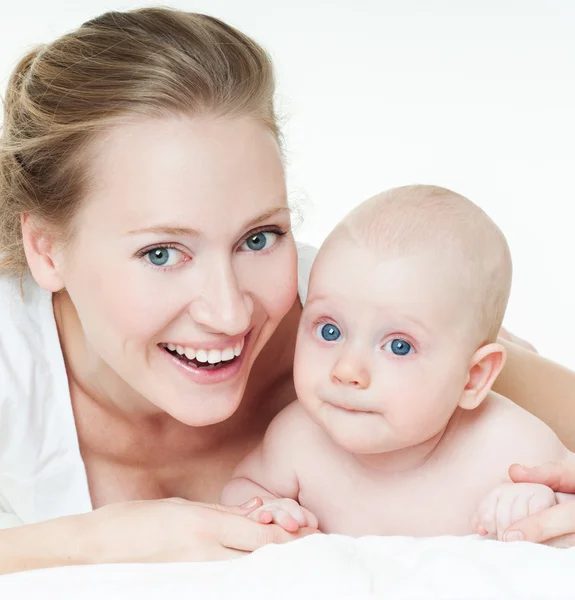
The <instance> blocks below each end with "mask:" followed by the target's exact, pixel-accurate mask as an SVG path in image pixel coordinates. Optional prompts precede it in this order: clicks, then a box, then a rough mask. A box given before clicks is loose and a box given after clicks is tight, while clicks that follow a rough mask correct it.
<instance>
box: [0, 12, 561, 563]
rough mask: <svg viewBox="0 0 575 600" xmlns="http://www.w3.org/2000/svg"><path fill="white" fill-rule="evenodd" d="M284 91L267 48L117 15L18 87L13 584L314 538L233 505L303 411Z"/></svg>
mask: <svg viewBox="0 0 575 600" xmlns="http://www.w3.org/2000/svg"><path fill="white" fill-rule="evenodd" d="M273 92H274V81H273V75H272V68H271V64H270V62H269V59H268V57H267V55H266V54H265V52H264V51H263V50H262V49H261V48H260V47H259V46H258V45H256V44H255V43H254V42H253V41H252V40H250V39H249V38H248V37H246V36H245V35H243V34H242V33H240V32H238V31H236V30H234V29H233V28H231V27H229V26H227V25H225V24H224V23H222V22H220V21H218V20H216V19H213V18H210V17H206V16H202V15H198V14H191V13H184V12H179V11H170V10H165V9H151V8H148V9H143V10H138V11H132V12H127V13H108V14H105V15H103V16H101V17H100V18H97V19H95V20H93V21H90V22H88V23H86V24H84V25H83V26H82V27H80V28H79V29H77V30H76V31H74V32H72V33H70V34H68V35H65V36H63V37H62V38H60V39H58V40H56V41H55V42H54V43H52V44H50V45H48V46H46V47H44V48H40V49H39V50H37V51H34V52H32V53H30V54H29V55H27V56H26V57H25V58H24V59H23V60H22V61H21V62H20V64H19V65H18V66H17V68H16V71H15V72H14V74H13V76H12V78H11V80H10V83H9V87H8V92H7V98H6V104H5V117H4V131H3V137H2V141H1V154H0V186H1V187H0V240H1V242H0V243H1V246H0V252H1V254H2V273H3V274H2V276H1V277H0V305H1V306H2V311H1V312H0V315H1V316H0V331H1V335H0V510H1V511H2V512H1V513H0V526H2V527H4V528H5V529H3V530H0V569H1V571H2V572H13V571H18V570H24V569H31V568H40V567H47V566H54V565H66V564H82V563H84V564H85V563H104V562H124V561H129V562H146V561H183V560H214V559H224V558H230V557H234V556H239V555H241V554H242V553H245V552H249V551H252V550H254V549H256V548H258V547H260V546H261V545H263V544H265V543H269V542H283V541H287V540H290V539H293V536H291V535H289V534H286V533H285V532H283V531H282V530H280V529H278V528H277V527H275V526H270V525H260V524H256V523H254V522H252V521H251V520H249V519H247V518H246V517H245V516H244V515H245V514H247V512H249V511H250V510H252V509H253V507H254V506H255V505H257V503H258V502H260V501H259V500H258V499H254V501H253V503H252V504H251V505H250V506H247V507H237V508H234V507H223V506H218V505H216V504H214V502H215V501H216V500H217V498H218V497H219V494H220V491H221V489H222V487H223V485H224V483H225V482H226V481H227V479H228V478H229V477H230V475H231V472H232V470H233V468H234V466H235V465H236V464H237V463H238V462H239V460H240V459H241V458H242V457H243V456H244V455H245V454H246V453H247V452H248V451H249V450H250V449H251V448H252V447H253V446H254V445H255V444H257V443H258V441H259V440H260V439H261V438H262V435H263V433H264V431H265V429H266V427H267V425H268V423H269V422H270V420H271V419H272V418H273V417H274V416H275V415H276V414H277V413H278V412H279V411H280V410H281V409H282V408H283V407H284V406H285V405H286V404H287V403H289V402H291V401H292V400H293V398H294V390H293V387H292V382H291V369H292V358H293V352H294V342H295V335H296V326H297V322H298V319H299V316H300V313H301V303H302V301H304V299H305V284H306V281H307V276H308V273H309V268H310V264H311V260H312V258H313V253H312V252H310V251H309V249H307V250H306V249H305V248H304V249H301V248H300V249H297V248H296V245H295V242H294V240H293V238H292V235H291V230H290V215H289V210H288V206H287V201H286V189H285V180H284V171H283V166H282V160H281V154H280V143H279V137H280V136H279V131H278V126H277V123H276V120H275V115H274V111H273ZM298 263H299V286H298V275H297V273H298ZM298 287H299V289H298ZM516 348H517V349H518V347H516V346H515V345H514V344H512V343H510V344H509V351H510V354H511V355H513V354H514V352H515V350H516ZM526 354H529V360H530V361H536V362H537V361H539V362H537V364H538V365H539V364H542V365H543V366H542V367H541V368H542V369H543V373H545V372H546V371H545V369H546V368H547V367H548V365H547V363H543V362H542V361H540V359H538V357H536V355H535V354H532V353H527V352H526V351H525V353H524V354H522V353H521V351H520V349H518V350H517V357H518V358H517V364H516V365H515V366H513V361H510V362H511V367H510V368H509V369H508V371H507V372H506V374H505V377H504V378H503V382H504V383H503V384H502V385H503V386H504V388H505V391H506V392H507V393H508V394H509V395H510V396H511V397H513V398H514V399H515V400H517V401H521V402H522V401H523V395H522V394H523V390H522V389H521V385H523V384H524V383H527V382H523V381H522V380H519V379H518V378H517V377H516V376H515V375H514V370H515V369H521V368H522V365H523V362H524V360H525V355H526ZM529 385H535V384H534V383H533V382H531V384H529ZM516 391H517V393H515V392H516ZM525 397H528V396H527V395H525ZM530 409H531V410H533V411H534V412H536V413H537V414H539V415H542V416H545V413H544V408H543V407H541V406H540V405H538V404H536V403H532V404H531V405H530ZM557 420H559V419H557ZM551 421H553V419H551ZM552 424H553V425H559V424H558V423H554V422H553V423H552ZM556 429H558V430H559V429H560V427H557V428H556ZM165 498H172V499H169V500H165ZM174 498H175V499H174ZM93 509H94V510H93ZM307 533H310V532H309V531H304V532H303V534H304V535H305V534H307Z"/></svg>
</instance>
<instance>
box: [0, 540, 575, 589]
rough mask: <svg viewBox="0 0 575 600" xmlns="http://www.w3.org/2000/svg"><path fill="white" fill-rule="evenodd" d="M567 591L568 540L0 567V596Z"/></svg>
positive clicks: (573, 563) (572, 556)
mask: <svg viewBox="0 0 575 600" xmlns="http://www.w3.org/2000/svg"><path fill="white" fill-rule="evenodd" d="M33 594H38V595H37V597H38V598H40V599H42V600H44V599H52V598H54V599H58V600H72V599H73V600H92V599H94V600H95V599H98V600H120V599H122V600H125V599H126V598H137V599H138V600H148V599H161V600H171V599H176V598H177V599H179V598H186V599H189V600H196V599H201V600H208V599H211V598H230V599H234V600H235V599H236V598H238V597H240V598H250V600H254V599H256V598H266V599H270V600H271V599H275V598H297V597H300V596H301V597H305V598H307V597H313V598H321V599H325V600H328V599H331V598H372V597H376V598H385V600H395V599H402V600H404V599H414V600H415V599H417V600H426V599H428V598H435V599H436V598H441V599H450V598H454V599H457V600H466V599H470V600H471V599H473V600H478V599H483V598H489V599H490V600H491V599H493V598H505V599H506V600H513V599H517V600H519V599H521V600H528V599H537V600H539V599H542V598H549V599H553V600H558V599H562V598H569V599H575V548H574V549H571V550H559V549H556V548H549V547H546V546H538V545H534V544H528V543H521V542H519V543H513V544H503V543H500V542H496V541H491V540H481V539H477V538H476V536H471V537H467V538H455V537H437V538H406V537H388V538H378V537H365V538H361V539H353V538H348V537H343V536H335V535H331V536H325V535H315V536H311V537H308V538H306V539H304V540H300V541H297V542H293V543H290V544H287V545H283V546H267V547H265V548H262V549H261V550H259V551H258V552H255V553H253V554H251V555H248V556H246V557H245V558H241V559H239V560H233V561H229V562H220V563H195V564H192V563H186V564H165V565H102V566H91V567H65V568H58V569H48V570H44V571H35V572H29V573H19V574H15V575H6V576H4V577H0V598H2V600H4V599H12V598H14V599H20V598H22V599H23V598H33V597H34V595H33Z"/></svg>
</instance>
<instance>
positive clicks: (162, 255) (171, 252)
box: [144, 248, 178, 267]
mask: <svg viewBox="0 0 575 600" xmlns="http://www.w3.org/2000/svg"><path fill="white" fill-rule="evenodd" d="M144 256H146V257H147V258H148V260H149V261H150V263H151V264H153V265H154V266H155V267H171V266H173V265H175V264H177V262H178V251H177V250H176V249H174V248H153V249H152V250H150V251H149V252H146V254H145V255H144Z"/></svg>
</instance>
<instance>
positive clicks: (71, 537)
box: [0, 517, 89, 575]
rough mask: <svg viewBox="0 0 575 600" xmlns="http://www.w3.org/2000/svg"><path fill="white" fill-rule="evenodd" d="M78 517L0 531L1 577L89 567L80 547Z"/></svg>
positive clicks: (80, 537)
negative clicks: (44, 570)
mask: <svg viewBox="0 0 575 600" xmlns="http://www.w3.org/2000/svg"><path fill="white" fill-rule="evenodd" d="M77 519H78V517H64V518H61V519H55V520H52V521H45V522H43V523H37V524H34V525H25V526H21V527H13V528H11V529H3V530H0V575H5V574H8V573H16V572H18V571H30V570H33V569H44V568H47V567H57V566H66V565H77V564H87V563H88V562H89V561H88V560H87V559H86V556H85V554H84V553H83V552H82V550H81V548H80V541H81V540H82V538H83V536H82V535H81V534H80V533H79V531H78V527H77Z"/></svg>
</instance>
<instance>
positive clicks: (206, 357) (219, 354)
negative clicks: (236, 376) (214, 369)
mask: <svg viewBox="0 0 575 600" xmlns="http://www.w3.org/2000/svg"><path fill="white" fill-rule="evenodd" d="M162 346H164V348H167V349H168V350H170V351H171V352H177V353H178V354H179V355H180V356H185V357H186V358H187V359H188V360H194V359H195V360H196V361H197V362H200V363H209V364H212V365H215V364H216V363H219V362H221V361H228V360H232V359H233V358H235V357H236V356H239V355H240V354H241V353H242V350H243V348H244V340H243V339H242V340H240V341H239V342H238V343H237V344H236V345H235V346H233V347H232V346H228V347H227V348H224V350H217V349H215V348H212V349H211V350H202V349H199V350H198V349H195V348H189V347H188V346H179V345H177V344H172V343H169V344H162Z"/></svg>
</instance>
